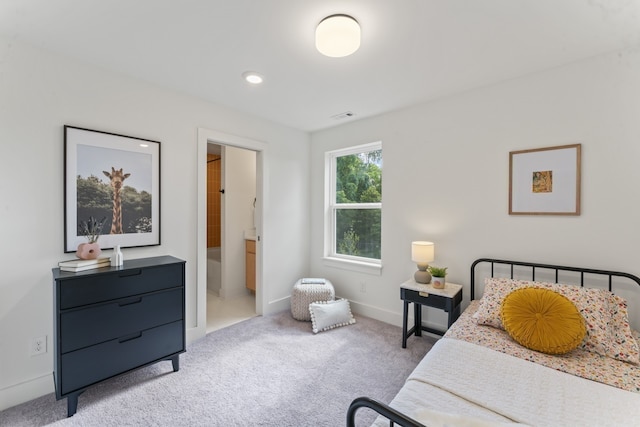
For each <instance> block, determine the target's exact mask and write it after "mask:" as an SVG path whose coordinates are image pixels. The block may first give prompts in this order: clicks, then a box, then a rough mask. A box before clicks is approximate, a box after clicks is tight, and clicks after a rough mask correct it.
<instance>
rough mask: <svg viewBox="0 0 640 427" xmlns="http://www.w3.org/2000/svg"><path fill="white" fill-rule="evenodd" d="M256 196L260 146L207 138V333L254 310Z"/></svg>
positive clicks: (253, 312) (249, 316)
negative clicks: (255, 146) (220, 141)
mask: <svg viewBox="0 0 640 427" xmlns="http://www.w3.org/2000/svg"><path fill="white" fill-rule="evenodd" d="M256 200H257V197H256V152H255V151H253V150H247V149H244V148H238V147H232V146H225V145H220V144H215V143H212V142H208V144H207V330H206V332H207V333H210V332H213V331H215V330H218V329H221V328H224V327H227V326H230V325H232V324H234V323H238V322H240V321H242V320H246V319H249V318H251V317H254V316H255V315H256V299H255V286H254V285H255V240H256V226H255V206H256V204H257V203H256ZM249 249H251V253H250V254H249ZM249 255H251V256H249Z"/></svg>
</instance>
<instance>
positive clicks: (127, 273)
mask: <svg viewBox="0 0 640 427" xmlns="http://www.w3.org/2000/svg"><path fill="white" fill-rule="evenodd" d="M141 274H142V269H141V268H138V269H137V270H129V271H123V272H122V273H120V274H118V277H129V276H139V275H141Z"/></svg>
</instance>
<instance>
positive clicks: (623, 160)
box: [311, 48, 640, 329]
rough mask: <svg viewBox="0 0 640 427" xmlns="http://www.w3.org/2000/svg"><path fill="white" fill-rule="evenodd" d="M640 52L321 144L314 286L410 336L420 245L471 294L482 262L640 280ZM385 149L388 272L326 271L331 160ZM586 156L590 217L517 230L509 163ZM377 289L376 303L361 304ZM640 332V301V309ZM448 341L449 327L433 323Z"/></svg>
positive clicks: (530, 219) (585, 204)
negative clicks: (415, 245)
mask: <svg viewBox="0 0 640 427" xmlns="http://www.w3.org/2000/svg"><path fill="white" fill-rule="evenodd" d="M639 111H640V49H638V48H636V49H633V50H627V51H622V52H616V53H612V54H607V55H603V56H598V57H595V58H592V59H589V60H586V61H582V62H577V63H573V64H569V65H567V66H564V67H561V68H557V69H553V70H549V71H546V72H541V73H537V74H533V75H530V76H527V77H524V78H519V79H514V80H511V81H508V82H504V83H502V84H498V85H494V86H490V87H485V88H482V89H479V90H473V91H469V92H466V93H461V94H458V95H455V96H451V97H448V98H446V99H441V100H438V101H436V102H431V103H428V104H423V105H419V106H416V107H412V108H407V109H404V110H402V111H397V112H393V113H390V114H385V115H381V116H379V117H374V118H371V119H365V120H360V121H356V122H353V123H350V124H345V125H342V126H340V127H336V128H333V129H330V130H325V131H321V132H316V133H314V134H313V135H312V149H311V159H312V162H311V182H312V188H311V190H312V191H311V193H312V194H313V198H312V201H311V212H312V218H311V223H312V237H311V242H312V249H311V274H312V276H314V277H319V276H326V277H328V278H330V279H331V280H332V282H333V283H334V285H335V286H336V293H338V294H340V295H341V296H343V297H346V298H349V299H350V300H352V305H353V308H354V311H357V312H360V313H363V314H367V315H369V316H373V317H376V318H379V319H382V320H385V321H387V322H390V323H393V324H397V325H400V324H401V313H402V304H401V302H400V299H399V291H398V287H399V284H400V283H402V282H403V281H405V280H407V279H408V278H410V277H411V276H412V274H413V272H414V271H415V269H416V267H415V265H414V264H413V263H412V262H411V256H410V244H411V241H412V240H431V241H433V242H435V245H436V259H435V261H434V262H433V264H434V265H438V266H447V267H448V268H449V270H448V271H449V276H448V277H447V279H448V280H449V281H451V282H454V283H460V284H463V285H464V286H465V288H464V292H465V300H468V298H469V288H468V282H469V266H470V264H471V262H472V261H473V260H475V259H477V258H480V257H496V258H505V259H517V260H530V261H537V262H542V263H559V264H565V265H576V266H585V267H592V268H603V269H614V270H621V271H627V272H631V273H634V274H636V275H640V265H639V264H638V260H637V258H638V256H637V252H638V251H637V245H638V238H639V237H640V228H639V227H638V225H637V224H638V212H639V211H640V191H638V188H637V187H638V183H640V168H638V158H639V154H640V120H638V112H639ZM378 140H382V143H383V156H384V166H383V220H382V227H383V235H382V241H383V247H382V256H383V270H382V274H381V275H379V276H376V275H367V274H362V273H355V272H351V271H348V270H341V269H336V268H331V267H328V266H325V265H324V264H323V261H322V255H323V253H322V251H323V243H322V230H323V194H324V188H323V185H324V184H323V182H324V181H323V162H324V157H323V155H324V152H325V151H328V150H334V149H337V148H341V147H346V146H351V145H356V144H362V143H367V142H373V141H378ZM573 143H581V144H582V215H580V216H573V217H561V216H509V215H508V176H509V175H508V174H509V152H510V151H514V150H521V149H530V148H538V147H549V146H556V145H564V144H573ZM361 282H365V284H366V286H365V288H366V292H362V291H361V285H360V284H361ZM629 305H630V312H632V313H631V318H632V320H633V323H634V325H635V327H636V329H637V328H640V300H639V299H638V297H637V294H636V297H635V298H634V299H633V300H630V301H629ZM426 316H427V317H426V319H425V318H424V317H423V320H426V322H427V323H430V324H431V326H435V327H441V328H442V327H444V325H445V324H446V317H445V315H444V314H443V313H442V312H440V311H437V310H431V309H429V311H427V312H426Z"/></svg>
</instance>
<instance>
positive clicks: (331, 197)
mask: <svg viewBox="0 0 640 427" xmlns="http://www.w3.org/2000/svg"><path fill="white" fill-rule="evenodd" d="M381 149H382V141H377V142H372V143H368V144H362V145H357V146H353V147H348V148H343V149H339V150H333V151H327V152H326V153H325V157H324V164H325V174H324V175H325V203H324V208H325V217H324V258H323V261H324V264H325V265H326V266H330V267H336V268H342V269H347V270H353V271H359V272H362V273H369V274H377V275H380V274H381V272H382V249H381V253H380V259H379V260H378V259H374V258H365V257H358V256H353V255H343V254H338V253H337V251H336V232H335V227H336V211H337V210H338V209H349V208H354V207H355V208H358V209H380V212H382V202H379V203H340V204H338V203H336V163H337V162H336V159H337V158H338V157H342V156H349V155H352V154H358V153H365V152H368V151H375V150H381ZM383 173H384V172H383ZM338 205H339V208H338V207H337V206H338ZM381 218H382V217H381ZM381 220H382V219H381ZM380 227H381V231H382V224H380Z"/></svg>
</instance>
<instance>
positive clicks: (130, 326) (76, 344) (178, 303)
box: [60, 288, 184, 353]
mask: <svg viewBox="0 0 640 427" xmlns="http://www.w3.org/2000/svg"><path fill="white" fill-rule="evenodd" d="M182 295H183V288H175V289H170V290H167V291H160V292H155V293H151V294H145V295H140V296H135V297H130V298H122V299H119V300H115V301H113V302H108V303H103V304H97V305H91V306H88V307H86V308H81V309H76V310H67V311H65V312H63V313H61V314H60V339H61V345H60V352H61V353H67V352H69V351H73V350H77V349H79V348H83V347H88V346H90V345H93V344H98V343H101V342H104V341H109V340H112V339H114V338H118V337H122V336H125V335H129V334H132V333H134V332H138V331H142V330H145V329H149V328H153V327H155V326H158V325H164V324H165V323H170V322H174V321H176V320H180V319H182V318H183V313H182V308H183V306H184V304H183V301H182Z"/></svg>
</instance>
